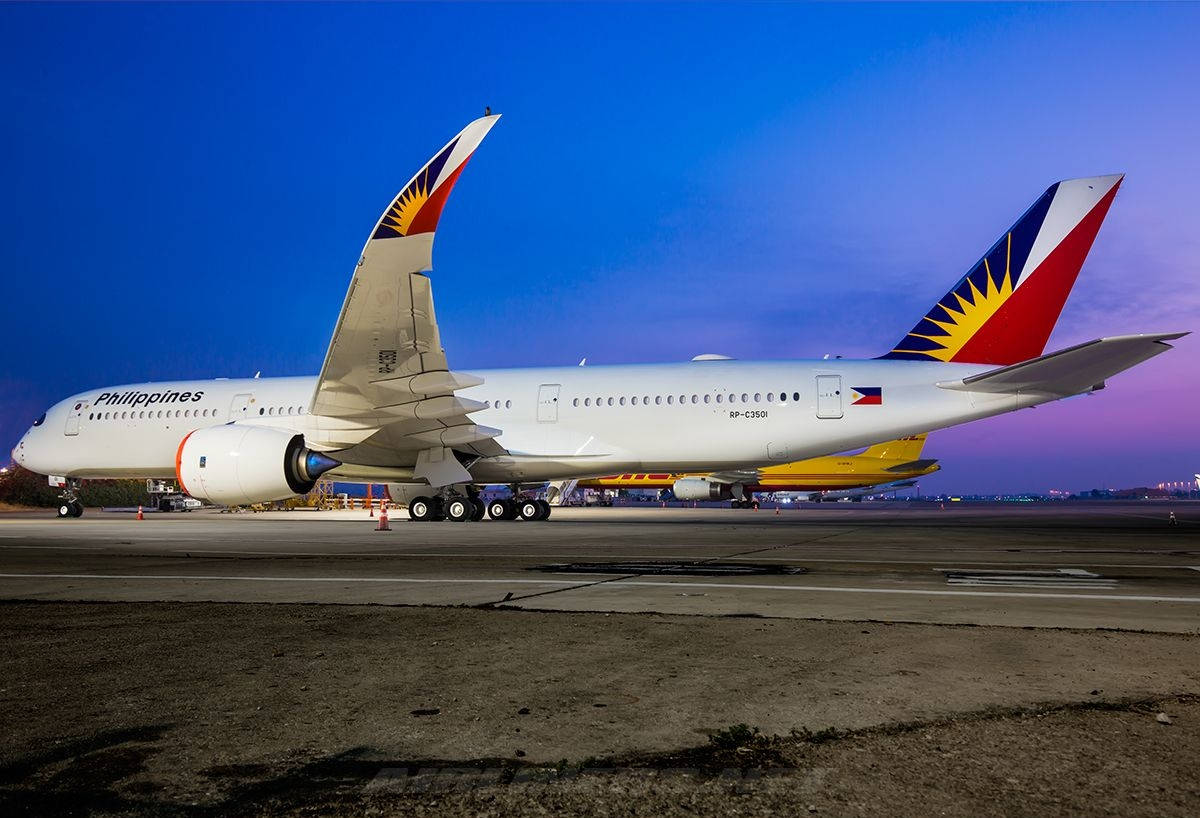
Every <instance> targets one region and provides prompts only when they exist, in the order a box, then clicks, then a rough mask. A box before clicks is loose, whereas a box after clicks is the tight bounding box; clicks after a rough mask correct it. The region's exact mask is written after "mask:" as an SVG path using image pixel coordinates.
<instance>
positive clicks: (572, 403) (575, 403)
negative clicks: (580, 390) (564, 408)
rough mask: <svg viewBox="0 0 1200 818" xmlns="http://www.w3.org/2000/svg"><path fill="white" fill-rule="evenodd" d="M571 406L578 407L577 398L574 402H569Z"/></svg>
mask: <svg viewBox="0 0 1200 818" xmlns="http://www.w3.org/2000/svg"><path fill="white" fill-rule="evenodd" d="M571 405H572V406H578V405H579V398H575V400H573V401H571Z"/></svg>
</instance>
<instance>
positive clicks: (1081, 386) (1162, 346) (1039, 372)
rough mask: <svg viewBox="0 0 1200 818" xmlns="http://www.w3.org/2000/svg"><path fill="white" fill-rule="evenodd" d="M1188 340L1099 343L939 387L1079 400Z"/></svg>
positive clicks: (1162, 336)
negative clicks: (1068, 397) (1080, 397)
mask: <svg viewBox="0 0 1200 818" xmlns="http://www.w3.org/2000/svg"><path fill="white" fill-rule="evenodd" d="M1187 334H1188V333H1186V332H1166V333H1156V334H1148V335H1118V336H1114V337H1112V338H1098V339H1096V340H1095V341H1088V342H1087V343H1084V344H1079V345H1078V346H1073V347H1070V348H1069V349H1063V350H1059V351H1058V352H1052V353H1050V354H1049V355H1043V356H1041V357H1040V358H1032V359H1030V360H1028V361H1023V362H1021V363H1019V364H1013V365H1012V366H1005V367H1001V368H999V369H993V370H991V371H989V372H983V373H981V374H979V375H972V376H971V377H969V378H963V379H962V380H958V381H943V382H941V383H939V384H938V386H940V387H941V388H943V389H957V390H961V391H964V392H995V393H1012V394H1016V393H1018V392H1026V393H1029V392H1036V393H1040V394H1047V395H1058V396H1060V397H1067V396H1068V395H1078V394H1080V393H1081V392H1091V391H1093V390H1096V389H1103V388H1104V381H1105V379H1106V378H1110V377H1112V376H1113V375H1116V374H1118V373H1120V372H1124V371H1125V370H1126V369H1129V368H1130V367H1132V366H1136V365H1137V364H1140V363H1141V362H1142V361H1145V360H1149V359H1150V358H1153V357H1154V356H1155V355H1159V354H1161V353H1163V352H1166V351H1167V350H1168V349H1171V345H1170V344H1168V343H1166V342H1167V341H1173V340H1175V339H1176V338H1182V337H1183V336H1185V335H1187Z"/></svg>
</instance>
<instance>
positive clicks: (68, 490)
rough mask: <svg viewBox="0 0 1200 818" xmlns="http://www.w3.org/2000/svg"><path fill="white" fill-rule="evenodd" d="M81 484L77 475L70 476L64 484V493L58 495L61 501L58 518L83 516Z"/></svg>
mask: <svg viewBox="0 0 1200 818" xmlns="http://www.w3.org/2000/svg"><path fill="white" fill-rule="evenodd" d="M80 487H81V484H80V480H79V478H77V477H68V478H67V479H66V482H64V483H63V484H62V494H60V495H58V496H59V499H60V500H61V502H60V503H59V504H58V518H59V519H60V520H61V519H62V518H63V517H82V516H83V503H81V502H80V501H79V490H80Z"/></svg>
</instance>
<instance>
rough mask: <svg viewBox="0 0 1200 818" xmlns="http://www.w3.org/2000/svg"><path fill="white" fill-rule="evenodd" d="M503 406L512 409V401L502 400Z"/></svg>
mask: <svg viewBox="0 0 1200 818" xmlns="http://www.w3.org/2000/svg"><path fill="white" fill-rule="evenodd" d="M504 408H505V409H512V401H510V400H506V401H505V402H504Z"/></svg>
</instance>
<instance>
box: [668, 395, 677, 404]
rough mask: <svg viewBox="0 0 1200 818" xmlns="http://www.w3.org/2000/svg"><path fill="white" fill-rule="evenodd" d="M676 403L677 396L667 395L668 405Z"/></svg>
mask: <svg viewBox="0 0 1200 818" xmlns="http://www.w3.org/2000/svg"><path fill="white" fill-rule="evenodd" d="M674 402H675V396H674V395H667V403H674Z"/></svg>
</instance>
